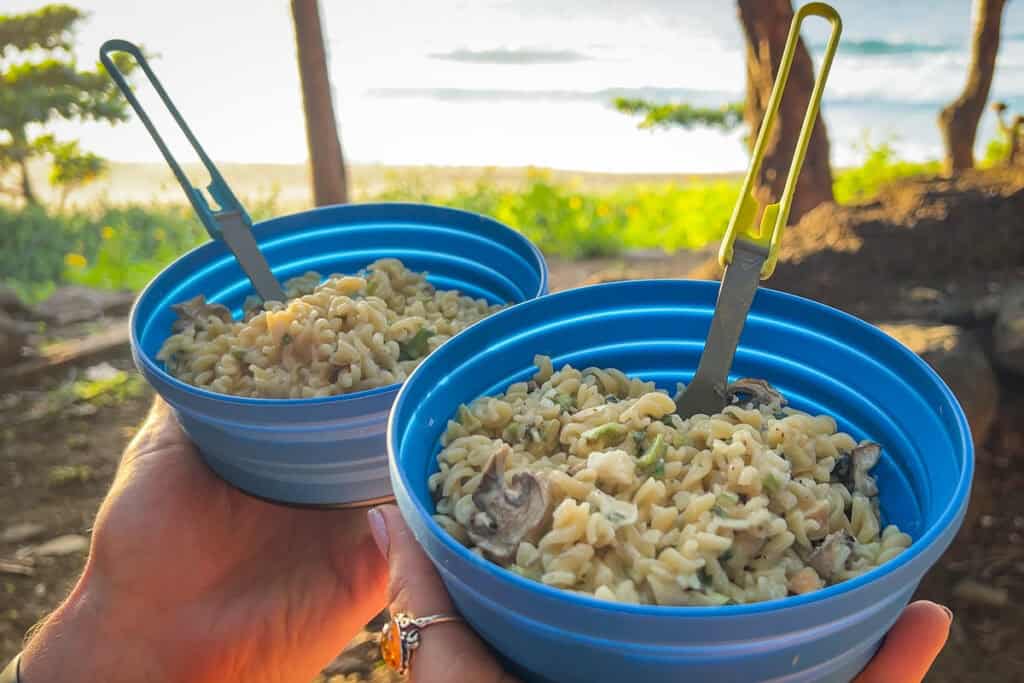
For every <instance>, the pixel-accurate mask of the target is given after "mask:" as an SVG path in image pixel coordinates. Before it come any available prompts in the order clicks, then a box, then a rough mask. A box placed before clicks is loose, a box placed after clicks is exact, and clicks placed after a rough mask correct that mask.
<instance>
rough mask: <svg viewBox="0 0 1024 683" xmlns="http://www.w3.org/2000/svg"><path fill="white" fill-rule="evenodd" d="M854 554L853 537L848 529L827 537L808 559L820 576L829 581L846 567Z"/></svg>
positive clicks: (808, 562)
mask: <svg viewBox="0 0 1024 683" xmlns="http://www.w3.org/2000/svg"><path fill="white" fill-rule="evenodd" d="M852 552H853V536H850V534H849V533H848V532H847V531H846V529H841V530H839V531H836V532H835V533H831V534H829V535H828V536H826V537H825V540H824V541H822V542H821V544H820V545H818V547H817V548H815V549H814V551H813V552H812V553H811V554H810V556H809V557H808V558H807V564H808V565H809V566H811V567H813V568H814V571H816V572H818V576H820V577H821V578H823V579H825V580H828V579H829V578H830V577H831V576H832V575H833V574H834V573H835V572H836V570H837V569H840V568H842V567H845V566H846V561H847V560H848V559H849V558H850V554H851V553H852Z"/></svg>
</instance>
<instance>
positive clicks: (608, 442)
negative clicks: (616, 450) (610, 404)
mask: <svg viewBox="0 0 1024 683" xmlns="http://www.w3.org/2000/svg"><path fill="white" fill-rule="evenodd" d="M626 432H627V430H626V426H625V425H622V424H619V423H618V422H606V423H605V424H603V425H601V426H600V427H594V428H593V429H588V430H587V431H585V432H583V433H582V434H580V438H581V439H583V440H584V441H586V442H587V443H588V444H590V445H592V446H594V448H597V449H603V448H608V447H609V446H617V445H619V444H620V443H622V442H623V441H625V440H626Z"/></svg>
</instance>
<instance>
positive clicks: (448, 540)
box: [387, 279, 974, 618]
mask: <svg viewBox="0 0 1024 683" xmlns="http://www.w3.org/2000/svg"><path fill="white" fill-rule="evenodd" d="M658 282H661V283H664V282H666V281H665V280H656V279H644V280H628V281H623V282H612V283H604V284H598V285H589V286H587V287H579V288H576V289H571V290H565V291H562V292H557V293H555V294H549V295H547V296H544V297H541V298H539V299H532V300H530V301H524V302H522V303H520V304H516V305H515V306H511V307H509V308H507V309H505V310H503V311H499V312H498V313H496V314H494V315H493V316H490V317H489V318H485V319H484V320H481V321H480V322H479V323H477V324H476V325H474V326H473V327H474V328H475V329H474V333H475V334H484V332H483V330H486V328H487V326H488V322H490V321H494V320H495V319H497V318H498V317H499V316H510V315H517V314H518V311H519V310H521V309H522V308H523V307H527V306H536V305H545V304H547V302H549V301H551V300H556V301H557V300H558V299H560V298H565V297H567V296H571V295H573V293H574V292H579V291H580V290H581V289H589V290H592V291H593V290H596V289H611V288H624V287H636V286H638V285H648V286H649V285H650V284H651V283H658ZM668 282H688V283H692V284H693V285H696V286H698V287H704V288H711V287H717V285H718V283H717V282H715V281H711V280H674V281H673V280H669V281H668ZM758 295H759V296H767V297H769V298H778V299H781V300H782V301H783V302H787V303H789V304H795V305H796V306H808V307H810V308H811V309H812V310H816V312H818V313H820V314H822V315H831V316H834V317H838V318H839V319H840V320H842V321H844V322H846V323H849V324H853V325H855V326H858V327H860V328H862V329H865V330H867V332H868V334H870V335H872V336H874V337H876V338H877V339H878V340H879V341H880V342H882V343H885V344H889V345H890V346H892V345H895V347H896V350H897V352H899V353H900V354H902V355H903V356H904V357H905V358H906V360H907V361H909V362H910V363H912V364H914V365H916V366H917V367H918V369H920V370H923V371H924V372H925V373H926V375H927V376H928V377H930V378H931V379H932V380H933V381H934V382H935V383H936V385H937V386H938V388H939V389H940V390H941V392H942V394H943V397H944V398H945V399H946V401H947V402H948V403H949V405H951V406H953V407H954V408H955V410H954V411H953V412H954V413H955V416H956V424H957V427H958V428H959V429H958V431H959V436H960V445H961V447H962V449H963V453H964V455H965V457H964V463H963V466H962V467H961V470H960V477H959V479H958V481H957V485H956V490H955V491H954V492H953V495H952V496H950V498H949V501H948V502H947V503H946V507H945V508H944V509H943V510H942V514H941V515H940V516H939V517H938V519H937V520H935V522H934V523H932V524H930V525H928V527H927V528H926V530H925V532H924V533H923V534H921V536H920V537H919V538H917V539H915V540H914V542H913V543H912V544H911V545H910V547H909V548H907V550H905V551H904V552H902V553H900V554H899V555H897V556H896V557H895V558H893V559H892V560H889V561H888V562H886V563H885V564H883V565H880V566H878V567H875V568H874V569H871V570H870V571H868V572H865V573H864V574H861V575H860V576H857V577H855V578H853V579H849V580H847V581H843V582H842V583H838V584H835V585H832V586H828V587H826V588H823V589H821V590H817V591H813V592H811V593H805V594H803V595H796V596H787V597H785V598H778V599H775V600H765V601H762V602H755V603H749V604H745V605H720V606H703V605H684V606H667V605H665V606H663V605H636V604H626V603H619V602H611V601H607V600H599V599H597V598H593V597H589V596H583V595H579V594H576V593H571V592H569V591H565V590H562V589H559V588H554V587H551V586H548V585H545V584H543V583H540V582H539V581H532V580H530V579H527V578H524V577H522V576H519V575H518V574H515V573H514V572H511V571H509V570H507V569H504V568H503V567H500V566H498V565H496V564H494V563H493V562H488V561H487V560H484V559H481V558H479V557H477V556H476V555H475V554H473V553H472V552H470V551H469V549H467V548H466V547H465V546H463V545H462V544H461V543H459V542H458V541H456V540H455V538H454V537H452V536H451V534H449V533H447V532H446V531H445V530H444V529H442V528H441V526H440V525H439V524H438V523H437V522H436V521H435V520H434V518H433V516H432V513H431V512H429V511H427V510H426V508H425V507H424V506H423V504H422V503H421V502H420V500H419V497H418V496H416V495H415V494H414V493H413V491H412V487H411V485H410V482H409V478H408V476H407V474H406V473H405V471H404V469H401V468H399V467H398V461H397V458H396V457H395V441H396V439H397V436H396V431H397V429H398V425H397V423H396V422H395V415H397V414H398V413H399V412H400V411H401V410H402V408H403V406H404V404H405V402H406V400H407V399H408V387H409V386H410V385H411V384H412V383H413V382H414V381H415V378H416V375H417V373H420V372H426V370H422V368H424V367H426V368H429V367H430V365H428V363H440V362H442V360H443V357H444V354H443V353H440V351H441V349H440V348H439V349H438V350H437V352H435V353H433V354H431V355H430V356H428V357H427V358H426V359H425V360H424V361H423V363H421V364H420V365H419V366H417V367H416V369H415V370H413V372H412V374H410V376H409V377H408V379H406V381H405V384H403V385H402V388H401V389H399V392H398V396H397V397H396V398H395V402H394V404H393V406H392V408H391V413H390V414H389V415H388V425H387V449H388V469H389V471H390V473H391V483H392V488H393V489H394V490H396V493H397V491H398V490H401V493H402V495H404V496H406V497H407V498H408V499H409V500H410V501H411V503H412V505H413V507H414V508H415V510H416V512H417V513H418V514H419V515H420V516H421V520H419V521H420V522H422V523H423V524H424V525H425V528H426V529H427V531H428V532H429V533H431V534H433V535H434V537H435V538H436V539H437V540H438V541H440V542H441V543H442V544H443V545H444V546H445V548H446V549H447V550H448V551H449V552H452V553H454V554H455V555H456V556H458V557H459V559H461V560H462V561H464V562H470V563H472V564H474V565H475V566H476V567H478V568H480V569H482V570H483V571H484V572H486V573H487V575H488V578H490V579H492V580H495V581H498V582H499V583H502V582H503V583H506V584H509V583H510V584H512V585H513V586H515V587H516V588H520V589H523V590H527V591H538V592H539V593H540V594H541V595H542V596H543V597H545V598H549V599H555V600H563V601H564V602H565V604H566V605H568V606H571V607H573V608H575V607H581V608H587V609H598V610H605V611H607V612H610V613H618V614H625V615H636V616H644V617H658V616H663V617H712V618H714V617H722V618H724V617H736V616H744V615H752V614H764V613H772V612H778V611H781V610H785V609H788V608H790V607H799V606H805V605H809V604H811V603H815V602H821V601H824V600H829V599H831V598H834V597H838V596H840V595H843V594H845V593H850V592H852V591H855V590H857V589H859V588H861V587H863V586H865V585H867V584H869V583H872V582H874V581H875V580H877V579H880V578H882V577H883V576H885V575H887V574H890V573H892V572H894V571H895V570H896V569H898V568H900V567H902V566H904V565H906V564H909V563H910V562H911V561H913V560H914V559H916V558H917V556H919V555H921V554H922V553H923V552H924V551H925V550H926V549H927V548H928V547H930V546H932V545H933V544H934V543H935V542H936V541H938V540H939V536H941V535H942V533H943V531H945V530H946V529H947V528H949V526H950V525H951V524H953V522H954V521H955V519H956V517H957V516H958V514H959V512H960V508H961V507H962V506H963V505H964V504H965V502H966V501H967V499H968V498H969V495H970V485H971V481H972V479H973V474H974V445H973V442H972V441H971V432H970V427H969V425H968V423H967V417H966V416H965V415H964V412H963V408H962V407H961V406H960V403H959V401H957V399H956V397H955V396H954V395H953V392H952V390H950V388H949V386H947V384H946V382H945V381H944V380H943V379H942V378H941V377H940V376H939V374H938V373H937V372H935V370H934V369H933V368H932V367H931V366H930V365H928V364H927V363H926V362H925V361H924V360H922V359H921V358H920V357H919V356H918V355H917V354H915V353H914V352H913V351H911V350H910V349H908V348H907V347H906V346H905V345H904V344H902V343H900V342H899V341H897V340H896V339H894V338H893V337H890V336H889V335H887V334H885V333H884V332H882V331H881V330H880V329H878V328H877V327H875V326H874V325H871V324H870V323H868V322H866V321H864V320H861V319H860V318H857V317H856V316H853V315H850V314H849V313H845V312H844V311H841V310H839V309H837V308H834V307H832V306H828V305H826V304H823V303H820V302H818V301H813V300H811V299H806V298H804V297H801V296H797V295H795V294H789V293H787V292H782V291H779V290H775V289H769V288H767V287H762V288H760V291H759V293H758ZM712 300H713V299H712ZM491 324H492V325H493V324H495V323H494V322H491ZM951 437H952V435H951ZM431 560H432V561H433V558H431ZM448 570H449V571H452V568H451V567H448Z"/></svg>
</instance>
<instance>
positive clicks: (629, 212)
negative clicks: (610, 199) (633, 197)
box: [626, 204, 640, 218]
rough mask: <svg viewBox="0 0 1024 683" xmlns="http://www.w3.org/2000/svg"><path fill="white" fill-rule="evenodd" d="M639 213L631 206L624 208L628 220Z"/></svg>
mask: <svg viewBox="0 0 1024 683" xmlns="http://www.w3.org/2000/svg"><path fill="white" fill-rule="evenodd" d="M638 213H640V211H639V210H638V209H637V208H636V207H635V206H633V205H632V204H631V205H629V206H627V207H626V215H627V216H629V217H630V218H635V217H636V215H637V214H638Z"/></svg>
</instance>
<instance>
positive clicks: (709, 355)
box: [676, 240, 768, 420]
mask: <svg viewBox="0 0 1024 683" xmlns="http://www.w3.org/2000/svg"><path fill="white" fill-rule="evenodd" d="M767 257H768V250H767V249H765V248H764V247H761V246H759V245H756V244H753V243H751V242H747V241H745V240H737V241H736V244H735V247H734V251H733V259H732V263H730V264H729V265H728V266H726V268H725V273H724V274H723V275H722V286H721V287H720V288H719V290H718V300H717V301H716V302H715V313H714V316H713V317H712V318H711V329H710V330H709V331H708V338H707V341H706V342H705V343H704V351H703V352H702V353H701V356H700V364H699V365H698V366H697V372H696V374H695V375H694V376H693V381H691V382H690V384H689V386H687V387H686V390H685V391H684V392H683V395H682V396H680V397H679V399H678V400H677V401H676V412H677V413H678V414H679V416H680V417H681V418H683V419H684V420H685V419H686V418H688V417H690V416H691V415H697V414H698V413H699V414H702V415H714V414H715V413H719V412H721V411H722V408H724V407H725V406H726V404H728V398H727V397H726V385H727V384H728V383H729V370H730V369H731V368H732V360H733V357H734V356H735V355H736V347H737V346H738V345H739V343H740V334H741V333H742V332H743V326H744V325H745V324H746V322H747V313H748V312H749V311H750V306H751V304H752V303H753V302H754V295H755V294H756V293H757V285H758V282H759V281H760V279H761V266H762V265H764V262H765V259H766V258H767Z"/></svg>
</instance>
